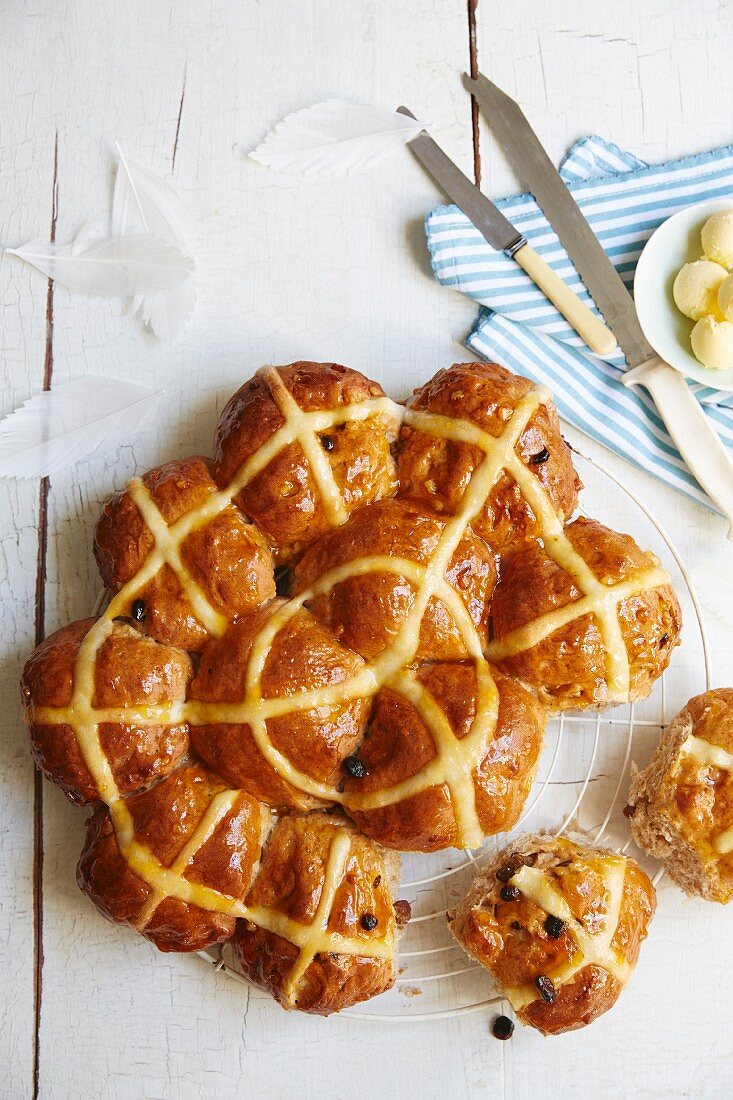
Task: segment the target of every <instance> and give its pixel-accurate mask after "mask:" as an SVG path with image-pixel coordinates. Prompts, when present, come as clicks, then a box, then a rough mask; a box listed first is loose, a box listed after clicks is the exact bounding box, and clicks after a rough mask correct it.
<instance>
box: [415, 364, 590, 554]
mask: <svg viewBox="0 0 733 1100" xmlns="http://www.w3.org/2000/svg"><path fill="white" fill-rule="evenodd" d="M530 389H531V383H530V382H529V381H528V380H527V379H526V378H521V377H519V376H518V375H515V374H512V373H511V372H510V371H508V370H505V369H504V367H500V366H498V365H497V364H496V363H454V365H453V366H452V367H449V368H448V369H447V370H442V371H438V373H437V374H436V375H435V376H434V377H433V378H431V379H430V381H429V382H427V383H426V384H425V385H424V386H421V387H420V389H418V390H416V391H415V393H414V395H413V396H412V398H411V399H410V401H409V402H408V408H409V409H415V410H422V411H426V412H431V413H437V414H439V415H441V416H448V417H456V418H460V419H463V420H468V421H470V422H471V423H472V424H476V425H477V426H478V427H479V428H482V429H483V430H484V431H486V432H488V433H489V435H492V436H498V435H500V434H501V432H502V431H503V429H504V428H505V427H506V423H507V420H508V418H509V416H510V415H511V412H512V411H513V410H514V408H516V406H517V404H518V402H519V401H520V400H521V399H522V398H523V397H524V396H525V395H526V394H527V393H528V392H529V390H530ZM400 440H401V445H400V455H399V460H398V473H399V478H400V494H401V495H403V496H408V497H413V498H414V499H415V500H419V501H422V502H423V503H424V504H426V505H427V506H428V507H430V508H433V509H435V510H436V511H438V512H445V513H447V514H449V515H452V514H454V513H455V512H456V511H457V510H458V507H459V505H460V502H461V499H462V497H463V494H464V493H465V491H466V488H467V486H468V483H469V481H470V480H471V476H472V474H473V472H474V470H475V469H476V467H477V466H478V465H479V463H480V462H481V461H482V459H483V452H482V451H481V449H480V448H479V447H476V446H474V445H472V444H469V443H463V442H458V441H455V440H446V439H440V438H438V437H437V436H434V435H431V434H430V431H429V429H426V430H423V429H421V428H419V427H413V426H411V425H409V424H408V425H406V426H405V427H404V428H403V429H402V433H401V436H400ZM516 453H517V455H518V456H519V458H520V459H521V461H522V462H523V464H524V465H525V466H527V468H528V469H530V470H531V471H532V472H533V473H534V475H535V476H536V478H537V480H538V481H539V483H540V484H541V485H542V487H543V488H544V489H545V490H546V492H547V493H548V495H549V497H550V500H551V502H552V504H553V506H554V508H555V510H556V513H557V515H558V517H559V518H560V520H562V521H564V520H566V519H569V518H570V516H571V515H572V514H573V512H574V511H575V507H576V505H577V502H578V491H579V489H580V488H581V482H580V479H579V478H578V475H577V474H576V472H575V470H574V469H573V463H572V457H571V453H570V448H569V447H568V445H567V444H566V443H565V440H564V439H563V438H562V436H561V434H560V425H559V422H558V418H557V411H556V409H555V406H554V404H552V402H551V401H548V402H546V403H542V404H541V405H540V406H539V408H538V409H537V411H536V413H535V414H534V415H533V416H532V417H531V419H530V421H529V423H528V425H527V427H526V428H525V430H524V431H523V432H522V435H521V436H520V438H519V441H518V443H517V447H516ZM545 455H546V457H545ZM472 526H473V528H474V530H475V531H476V533H477V534H478V535H480V536H481V537H482V538H484V539H485V540H486V542H487V543H488V544H489V545H490V546H491V548H492V550H494V551H495V552H496V553H500V554H502V555H505V554H508V553H509V552H511V551H513V550H516V549H519V548H520V547H521V546H523V545H526V544H527V543H529V542H532V541H533V540H534V539H536V538H537V537H538V536H539V535H541V531H540V529H539V528H538V525H537V520H536V517H535V515H534V513H533V512H532V509H531V508H530V506H529V504H528V503H527V502H526V501H525V500H524V499H523V497H522V494H521V492H520V490H519V487H518V486H517V485H516V483H515V482H514V480H513V479H512V478H511V477H510V475H508V474H506V473H504V474H502V475H501V477H500V478H499V480H498V481H497V484H496V486H495V487H494V489H493V491H492V493H491V494H490V496H489V499H488V501H487V503H486V505H485V507H484V509H483V510H482V512H481V513H480V514H479V516H477V517H476V518H475V519H474V520H473V521H472Z"/></svg>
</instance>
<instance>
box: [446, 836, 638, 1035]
mask: <svg viewBox="0 0 733 1100" xmlns="http://www.w3.org/2000/svg"><path fill="white" fill-rule="evenodd" d="M655 906H656V899H655V894H654V887H653V886H652V884H651V882H650V881H649V879H648V878H647V876H646V875H645V874H644V872H643V871H642V870H641V868H640V867H639V866H638V864H637V863H635V862H634V860H633V859H630V858H629V857H628V856H623V855H617V854H616V853H614V852H608V851H605V850H603V849H600V848H593V847H589V846H587V845H585V844H582V843H577V842H575V841H573V840H570V839H568V838H567V837H550V836H525V837H522V838H521V839H520V840H519V841H517V842H516V843H515V844H512V845H510V847H509V848H506V849H504V851H502V852H501V853H500V854H499V855H498V856H497V857H496V859H495V860H494V861H492V863H491V864H490V866H489V867H488V868H487V869H486V870H485V871H482V872H481V873H480V874H479V875H478V876H477V877H476V879H475V880H474V882H473V884H472V886H471V888H470V890H469V892H468V894H467V895H466V897H465V898H464V899H463V900H462V901H461V902H460V903H459V905H457V906H456V907H455V908H454V909H453V910H452V911H451V912H449V914H448V923H449V926H450V930H451V932H452V933H453V935H454V936H455V938H456V939H457V940H458V942H459V943H460V945H461V947H463V948H464V950H465V951H467V952H468V954H469V955H470V956H471V957H472V958H474V959H476V961H477V962H479V963H481V965H482V966H485V967H486V968H487V970H488V971H489V973H490V974H491V976H492V978H493V979H494V981H495V982H496V983H497V985H498V986H499V987H500V989H501V991H502V993H503V994H504V996H505V997H506V998H507V999H508V1001H509V1002H510V1004H511V1005H512V1007H513V1008H514V1010H515V1012H516V1013H517V1016H518V1018H519V1019H520V1020H521V1021H522V1023H524V1024H531V1025H532V1026H533V1027H536V1028H537V1029H538V1030H539V1031H542V1032H543V1033H544V1034H545V1035H558V1034H560V1033H561V1032H563V1031H573V1030H575V1029H576V1028H579V1027H585V1025H586V1024H589V1023H591V1022H592V1021H593V1020H595V1019H597V1017H598V1016H601V1015H602V1014H603V1013H604V1012H608V1010H609V1009H610V1008H612V1007H613V1005H614V1004H615V1003H616V1001H617V1000H618V998H619V996H620V994H621V991H622V990H623V988H624V986H625V985H626V984H627V983H628V981H629V979H630V978H631V975H632V973H633V970H634V966H635V965H636V962H637V959H638V957H639V949H640V947H641V944H642V942H643V940H644V939H645V938H646V935H647V930H648V927H649V922H650V920H651V918H652V916H653V915H654V909H655Z"/></svg>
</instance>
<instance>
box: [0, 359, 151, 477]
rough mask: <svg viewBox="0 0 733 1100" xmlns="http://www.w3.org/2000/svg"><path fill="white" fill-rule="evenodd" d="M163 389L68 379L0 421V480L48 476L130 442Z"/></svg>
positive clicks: (113, 381)
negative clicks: (97, 452)
mask: <svg viewBox="0 0 733 1100" xmlns="http://www.w3.org/2000/svg"><path fill="white" fill-rule="evenodd" d="M161 392H162V391H160V390H152V389H149V388H148V387H147V386H138V385H136V384H135V383H133V382H125V381H123V380H122V379H120V378H94V377H88V378H73V379H70V380H69V381H68V382H62V383H61V384H60V385H58V386H54V388H53V389H52V390H49V391H45V392H43V393H39V394H37V395H36V396H35V397H31V398H30V400H29V401H26V402H25V404H24V405H21V407H20V408H19V409H16V410H15V412H13V413H11V414H10V416H7V417H6V418H5V419H4V420H3V421H2V422H0V477H17V478H34V477H50V476H51V475H53V474H57V473H59V471H60V470H66V469H68V468H69V467H70V466H73V465H74V464H75V463H77V462H80V461H81V460H82V459H85V458H90V457H91V455H93V454H94V453H95V452H96V451H98V450H99V449H100V448H101V447H103V446H104V447H105V448H112V447H114V446H118V445H120V444H123V443H129V442H130V441H131V440H132V439H133V438H134V436H135V435H137V433H138V432H139V430H140V428H141V426H142V423H143V421H144V420H145V418H146V416H147V415H148V413H149V412H150V410H151V409H152V407H153V405H154V404H155V401H156V400H157V399H158V397H159V396H160V394H161Z"/></svg>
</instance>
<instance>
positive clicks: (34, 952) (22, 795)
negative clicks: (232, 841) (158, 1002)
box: [0, 10, 55, 1097]
mask: <svg viewBox="0 0 733 1100" xmlns="http://www.w3.org/2000/svg"><path fill="white" fill-rule="evenodd" d="M5 31H6V35H7V36H8V40H12V42H13V46H14V48H15V49H17V51H18V57H21V56H23V57H25V58H28V57H30V56H31V55H32V52H33V38H34V27H33V25H32V23H31V22H30V21H29V20H27V19H25V18H24V17H23V16H22V15H21V13H19V12H18V11H17V10H16V11H14V12H12V13H6V17H5ZM36 77H37V74H36V73H35V72H34V71H33V69H32V67H28V66H22V67H16V66H10V65H6V66H3V71H2V73H0V112H1V113H0V119H1V123H2V131H3V147H4V152H3V156H2V159H1V160H0V186H1V187H2V194H3V204H2V214H1V215H0V240H1V241H2V243H3V244H7V245H12V244H19V243H21V242H22V241H24V240H28V239H30V238H32V237H33V236H35V235H37V234H38V233H39V232H40V233H41V234H44V233H48V231H49V225H50V224H52V206H53V163H54V128H55V120H54V118H53V116H52V113H51V111H50V110H49V107H50V101H49V97H48V96H46V95H44V94H43V92H39V89H38V87H37V79H36ZM31 127H32V130H31ZM31 134H32V138H31ZM0 298H1V299H2V301H3V355H2V359H1V361H0V377H1V378H2V386H1V387H0V392H1V394H2V398H1V400H2V415H5V414H7V413H9V412H10V411H11V410H12V409H13V408H14V407H16V406H17V405H19V404H20V403H22V402H23V401H24V400H26V399H27V398H28V397H29V396H31V394H33V393H37V392H38V391H39V390H40V389H41V388H42V387H43V384H44V375H45V360H46V343H47V308H48V301H47V284H46V282H45V281H44V280H40V281H39V280H38V279H37V278H36V277H35V276H33V275H32V274H31V272H30V271H28V270H25V269H23V268H22V266H21V265H19V264H16V263H15V262H13V261H7V260H6V261H5V262H3V263H1V264H0ZM46 496H47V488H45V489H41V490H40V491H39V485H38V483H34V482H32V481H0V517H1V520H2V521H1V522H0V561H1V562H2V569H0V603H1V604H2V607H3V627H4V629H3V643H2V660H1V662H0V690H1V691H2V696H3V699H4V700H5V705H4V707H3V710H2V715H1V716H0V738H1V739H2V744H3V745H4V746H5V752H4V754H3V766H2V769H0V802H1V803H2V806H3V828H2V829H1V830H0V898H2V903H1V908H0V911H1V913H2V920H0V957H2V960H3V967H4V975H5V981H4V989H3V992H4V995H3V997H2V998H1V999H0V1035H1V1036H2V1039H1V1040H0V1046H1V1049H2V1054H3V1064H4V1067H5V1069H4V1081H3V1090H7V1093H6V1094H7V1095H8V1096H13V1097H15V1096H18V1097H20V1096H29V1095H31V1094H32V1093H33V1091H34V1088H35V1078H36V1073H37V1068H38V1067H37V1061H36V1055H37V1053H38V1047H37V1032H38V1023H39V1020H38V1018H37V1015H36V1009H37V1008H38V1007H39V1006H40V1003H41V1002H40V987H41V964H42V940H41V934H42V883H41V869H42V835H41V807H42V798H43V795H42V787H41V783H40V781H36V779H35V773H34V768H33V763H32V760H31V757H30V753H29V751H28V739H27V736H26V734H25V730H24V728H23V724H22V720H21V708H20V698H19V693H18V680H19V677H20V672H21V669H22V666H23V662H24V661H25V659H26V657H27V656H28V654H29V653H30V651H31V650H32V648H33V646H34V644H35V642H36V640H37V638H39V637H40V636H42V632H43V620H44V605H43V590H44V578H43V570H44V564H45V562H44V555H43V540H42V538H41V537H40V530H41V528H42V524H41V519H42V516H43V514H44V509H45V498H46Z"/></svg>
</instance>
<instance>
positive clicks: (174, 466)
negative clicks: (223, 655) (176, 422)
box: [94, 458, 275, 650]
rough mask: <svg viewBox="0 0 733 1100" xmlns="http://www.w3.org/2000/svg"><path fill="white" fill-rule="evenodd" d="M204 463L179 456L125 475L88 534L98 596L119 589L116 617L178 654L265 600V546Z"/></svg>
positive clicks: (270, 584) (269, 579) (268, 563)
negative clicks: (102, 588)
mask: <svg viewBox="0 0 733 1100" xmlns="http://www.w3.org/2000/svg"><path fill="white" fill-rule="evenodd" d="M210 465H211V464H210V462H209V461H208V460H207V459H204V458H182V459H178V460H176V461H174V462H167V463H166V464H165V465H164V466H158V467H157V468H156V469H154V470H150V471H149V472H148V473H147V474H144V475H143V477H142V478H133V480H132V481H131V482H130V483H129V484H128V486H127V488H126V489H124V490H123V491H122V492H121V493H116V494H115V495H114V496H113V497H112V499H111V500H110V501H109V502H108V503H107V504H106V505H105V508H104V511H103V512H102V515H101V517H100V519H99V522H98V523H97V527H96V530H95V532H94V553H95V556H96V559H97V564H98V566H99V571H100V573H101V575H102V580H103V581H104V583H105V585H106V587H107V591H108V592H109V593H110V595H111V596H116V595H117V594H118V593H119V592H120V590H121V589H122V588H124V589H125V596H124V598H122V599H120V600H118V601H117V602H116V608H115V610H116V611H117V613H118V614H120V615H127V616H129V617H131V618H132V619H133V621H134V622H136V623H137V624H138V625H139V627H140V629H141V630H144V631H145V633H146V634H150V635H152V637H154V638H157V640H158V641H159V642H166V643H167V644H168V645H178V646H181V647H182V648H183V649H187V650H198V649H200V648H201V646H202V645H203V644H204V642H205V641H206V640H207V638H209V637H210V636H211V635H214V636H218V635H220V634H221V633H222V632H223V630H225V629H226V626H227V624H228V623H229V622H230V621H231V620H232V619H234V618H235V617H236V616H237V615H243V614H246V613H247V612H249V611H254V610H256V608H258V607H261V606H262V604H263V603H266V602H267V600H271V599H272V597H273V596H274V595H275V579H274V575H273V563H272V556H271V554H270V550H269V548H268V546H267V543H266V541H265V539H264V537H263V535H262V534H261V533H260V531H259V530H258V529H257V528H256V527H254V526H253V525H252V524H251V523H249V522H247V520H246V519H245V517H244V516H243V515H242V513H241V512H240V511H239V510H238V509H237V508H235V507H234V505H233V504H230V503H229V501H228V499H227V498H226V496H224V497H222V494H221V493H219V491H218V490H217V486H216V483H215V481H214V479H213V477H212V476H211V472H210Z"/></svg>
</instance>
